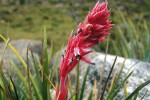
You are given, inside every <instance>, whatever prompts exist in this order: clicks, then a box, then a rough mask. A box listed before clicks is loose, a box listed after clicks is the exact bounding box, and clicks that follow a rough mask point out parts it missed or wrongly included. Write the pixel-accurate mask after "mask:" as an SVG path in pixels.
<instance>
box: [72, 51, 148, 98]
mask: <svg viewBox="0 0 150 100" xmlns="http://www.w3.org/2000/svg"><path fill="white" fill-rule="evenodd" d="M87 56H88V58H89V59H91V60H92V61H93V62H95V65H89V64H87V63H85V62H82V61H80V63H79V71H80V77H79V79H80V86H81V85H82V81H83V78H84V75H85V73H86V70H87V68H88V66H89V67H90V71H89V74H88V78H87V81H86V88H85V92H84V98H83V100H87V97H88V95H89V93H90V91H91V90H92V89H93V87H94V81H95V80H96V83H97V91H98V88H99V85H100V77H103V78H102V86H101V90H102V89H103V86H104V84H105V83H106V79H107V77H108V74H109V71H110V69H111V67H112V65H113V63H114V60H115V57H116V56H115V55H110V54H107V56H106V59H105V54H104V53H99V52H92V53H90V54H88V55H87ZM124 61H125V63H124V67H123V72H122V75H121V79H120V80H119V83H120V82H121V81H122V80H123V79H125V77H126V76H127V73H129V72H131V71H133V73H132V75H131V76H130V77H129V79H128V80H127V92H128V93H129V94H130V93H131V92H133V91H134V90H135V89H136V88H137V87H138V86H139V85H140V84H142V83H144V82H145V81H147V80H148V79H150V73H149V72H150V63H147V62H142V61H139V60H136V59H126V60H125V58H123V57H117V60H116V63H115V66H114V69H113V72H112V75H111V76H110V79H109V82H108V86H107V88H106V92H105V97H106V95H107V93H108V91H109V87H110V84H111V80H112V78H113V76H114V74H115V73H116V71H117V70H118V69H119V70H120V68H121V67H122V65H123V62H124ZM103 69H104V74H103V76H102V72H103ZM119 70H118V73H119ZM75 77H76V69H73V71H72V72H71V73H70V78H71V84H72V85H73V86H75V84H74V83H75ZM147 90H148V91H150V86H149V85H148V86H146V87H144V88H143V89H142V90H141V91H140V93H139V95H138V99H141V98H142V96H143V95H144V93H145V92H146V91H147ZM123 95H124V92H123V88H122V89H121V90H120V92H119V93H118V95H117V96H116V97H115V100H120V97H122V96H123ZM124 98H125V97H124V96H123V99H124ZM144 100H150V92H147V94H146V95H145V97H144Z"/></svg>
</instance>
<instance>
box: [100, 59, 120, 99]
mask: <svg viewBox="0 0 150 100" xmlns="http://www.w3.org/2000/svg"><path fill="white" fill-rule="evenodd" d="M116 60H117V56H116V57H115V60H114V63H113V65H112V67H111V70H110V72H109V75H108V77H107V79H106V83H105V86H104V89H103V91H102V94H101V98H100V100H103V99H104V93H105V90H106V87H107V84H108V81H109V78H110V75H111V73H112V71H113V68H114V66H115V63H116Z"/></svg>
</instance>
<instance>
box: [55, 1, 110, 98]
mask: <svg viewBox="0 0 150 100" xmlns="http://www.w3.org/2000/svg"><path fill="white" fill-rule="evenodd" d="M107 6H108V2H103V3H101V4H100V3H99V2H97V3H96V5H95V6H94V8H93V10H92V11H91V12H89V13H88V15H87V16H86V18H85V20H84V21H83V22H82V23H80V24H79V25H78V26H77V31H76V33H75V35H72V33H73V32H71V35H70V38H69V41H68V45H67V49H66V52H65V53H64V54H63V57H62V60H61V64H60V86H59V89H58V90H59V93H58V90H57V100H65V99H66V96H67V91H68V85H69V81H67V77H68V74H69V73H70V71H72V70H73V68H74V67H75V66H76V65H77V64H78V63H79V61H80V60H82V61H84V62H86V63H88V64H92V65H94V64H95V63H93V62H92V61H91V60H90V59H88V58H87V57H86V55H87V54H89V53H90V52H91V50H90V49H89V48H90V47H92V46H94V45H96V44H98V43H100V42H102V41H104V40H106V37H107V36H108V35H109V33H108V31H109V29H110V28H111V27H112V24H111V21H109V20H108V17H109V15H110V10H108V8H107Z"/></svg>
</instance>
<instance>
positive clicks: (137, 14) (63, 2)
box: [0, 0, 150, 62]
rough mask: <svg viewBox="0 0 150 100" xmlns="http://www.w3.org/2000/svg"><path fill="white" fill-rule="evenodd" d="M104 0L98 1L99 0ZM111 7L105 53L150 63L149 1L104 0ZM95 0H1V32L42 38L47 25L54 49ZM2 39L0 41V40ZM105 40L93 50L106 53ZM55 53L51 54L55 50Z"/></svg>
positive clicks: (12, 38)
mask: <svg viewBox="0 0 150 100" xmlns="http://www.w3.org/2000/svg"><path fill="white" fill-rule="evenodd" d="M102 1H103V0H100V2H102ZM107 1H108V2H109V9H111V15H110V20H112V23H113V24H115V26H114V27H113V28H112V29H111V30H110V33H111V35H110V38H109V49H108V53H110V54H114V55H118V56H122V57H126V58H135V59H139V60H142V61H147V62H150V11H149V10H150V1H149V0H107ZM96 2H97V0H0V34H2V35H3V36H5V37H9V38H10V39H11V40H14V39H22V38H23V39H34V40H43V28H44V26H46V29H47V34H48V44H49V45H50V44H51V42H52V43H53V45H54V46H53V51H55V52H56V51H58V50H60V47H61V46H62V45H66V44H67V40H68V37H69V35H70V32H71V31H72V30H73V29H74V30H75V29H76V26H77V24H78V23H79V22H81V21H83V20H84V18H85V17H86V15H87V13H88V12H89V11H90V10H91V9H92V8H93V6H94V5H95V3H96ZM0 41H1V40H0ZM106 44H107V41H105V42H103V43H101V44H100V45H98V46H97V48H96V50H98V51H100V52H105V50H106ZM55 52H54V53H55Z"/></svg>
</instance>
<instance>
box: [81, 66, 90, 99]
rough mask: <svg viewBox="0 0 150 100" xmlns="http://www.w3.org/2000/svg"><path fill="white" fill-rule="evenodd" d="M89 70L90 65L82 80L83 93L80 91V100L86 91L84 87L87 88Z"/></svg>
mask: <svg viewBox="0 0 150 100" xmlns="http://www.w3.org/2000/svg"><path fill="white" fill-rule="evenodd" d="M89 70H90V67H88V68H87V70H86V73H85V76H84V80H83V82H82V88H81V93H80V99H79V100H82V98H83V93H84V89H85V83H86V79H87V75H88V73H89Z"/></svg>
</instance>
